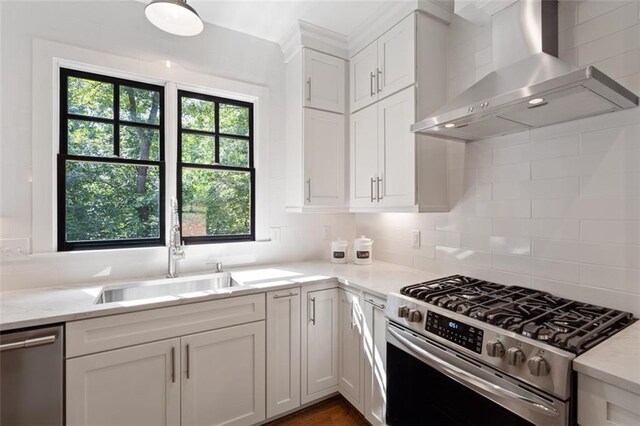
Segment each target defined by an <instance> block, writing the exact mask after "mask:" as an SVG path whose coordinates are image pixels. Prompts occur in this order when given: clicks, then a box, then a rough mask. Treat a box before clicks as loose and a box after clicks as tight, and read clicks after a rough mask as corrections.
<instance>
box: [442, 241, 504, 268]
mask: <svg viewBox="0 0 640 426" xmlns="http://www.w3.org/2000/svg"><path fill="white" fill-rule="evenodd" d="M436 259H437V260H443V261H446V262H458V263H468V264H470V265H476V266H484V267H491V253H486V252H481V251H476V250H469V249H463V248H454V247H445V246H436Z"/></svg>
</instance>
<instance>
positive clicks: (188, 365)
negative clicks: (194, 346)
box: [186, 345, 191, 379]
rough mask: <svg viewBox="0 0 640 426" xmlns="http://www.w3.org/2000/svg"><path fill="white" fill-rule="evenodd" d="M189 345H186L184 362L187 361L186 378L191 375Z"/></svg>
mask: <svg viewBox="0 0 640 426" xmlns="http://www.w3.org/2000/svg"><path fill="white" fill-rule="evenodd" d="M189 352H190V351H189V345H187V359H186V363H187V379H188V378H189V377H190V376H191V371H190V370H191V362H190V361H189V358H191V357H190V356H189Z"/></svg>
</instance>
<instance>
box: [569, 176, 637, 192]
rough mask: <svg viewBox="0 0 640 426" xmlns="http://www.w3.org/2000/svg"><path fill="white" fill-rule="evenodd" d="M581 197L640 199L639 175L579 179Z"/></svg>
mask: <svg viewBox="0 0 640 426" xmlns="http://www.w3.org/2000/svg"><path fill="white" fill-rule="evenodd" d="M580 195H581V196H582V197H640V174H639V173H616V174H609V175H595V176H587V177H581V178H580Z"/></svg>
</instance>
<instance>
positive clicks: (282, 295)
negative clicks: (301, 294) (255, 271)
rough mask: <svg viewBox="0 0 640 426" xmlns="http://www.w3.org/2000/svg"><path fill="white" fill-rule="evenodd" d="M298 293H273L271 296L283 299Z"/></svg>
mask: <svg viewBox="0 0 640 426" xmlns="http://www.w3.org/2000/svg"><path fill="white" fill-rule="evenodd" d="M297 295H298V293H289V294H274V295H273V298H274V299H284V298H285V297H293V296H297Z"/></svg>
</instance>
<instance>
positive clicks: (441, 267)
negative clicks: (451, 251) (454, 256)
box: [411, 256, 461, 275]
mask: <svg viewBox="0 0 640 426" xmlns="http://www.w3.org/2000/svg"><path fill="white" fill-rule="evenodd" d="M411 266H412V267H414V268H416V269H422V270H425V271H429V272H431V273H434V274H439V275H455V274H459V273H460V267H461V265H460V264H459V263H456V262H445V261H443V260H437V259H431V258H427V257H422V256H413V259H412V265H411Z"/></svg>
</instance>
